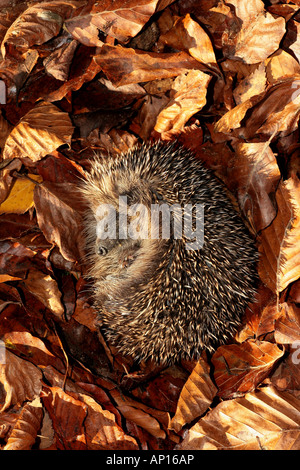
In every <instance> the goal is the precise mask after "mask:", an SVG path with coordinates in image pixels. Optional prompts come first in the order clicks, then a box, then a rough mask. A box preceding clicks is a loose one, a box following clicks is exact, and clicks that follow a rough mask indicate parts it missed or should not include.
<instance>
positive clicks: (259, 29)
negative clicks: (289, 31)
mask: <svg viewBox="0 0 300 470" xmlns="http://www.w3.org/2000/svg"><path fill="white" fill-rule="evenodd" d="M230 4H231V5H232V6H233V7H234V11H235V15H236V17H237V20H238V21H237V22H236V24H234V23H233V28H232V30H231V31H230V32H229V33H228V36H229V40H227V44H228V46H227V49H226V48H225V50H224V52H225V53H226V55H227V57H230V58H233V59H242V60H243V61H244V62H245V63H246V64H256V63H258V62H261V61H263V60H265V59H266V58H267V57H268V56H270V55H271V54H272V53H273V52H275V51H276V50H277V49H278V47H279V43H280V41H281V39H282V37H283V35H284V34H285V20H284V18H281V17H278V18H274V17H273V16H272V15H271V14H270V13H268V12H266V11H265V9H264V3H263V2H262V1H261V0H230ZM237 24H239V25H240V28H239V30H238V31H236V28H237ZM224 36H225V35H224V34H223V38H224V42H225V44H226V39H225V37H224Z"/></svg>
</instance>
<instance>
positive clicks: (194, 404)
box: [169, 360, 217, 432]
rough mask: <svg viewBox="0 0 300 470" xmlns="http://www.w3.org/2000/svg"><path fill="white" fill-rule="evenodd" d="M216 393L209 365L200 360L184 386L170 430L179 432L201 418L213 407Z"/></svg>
mask: <svg viewBox="0 0 300 470" xmlns="http://www.w3.org/2000/svg"><path fill="white" fill-rule="evenodd" d="M216 393H217V388H216V387H215V385H214V384H213V382H212V380H211V378H210V376H209V371H208V368H207V365H206V364H205V362H204V361H203V360H199V361H198V362H197V364H196V366H195V367H194V369H193V371H192V373H191V375H190V376H189V378H188V379H187V381H186V383H185V385H184V386H183V389H182V391H181V394H180V397H179V400H178V404H177V409H176V412H175V415H174V417H173V418H172V420H171V423H170V426H169V428H170V429H173V430H174V431H176V432H179V431H180V429H181V428H182V427H183V426H184V425H186V424H188V423H190V422H191V421H193V420H194V419H195V418H197V417H198V416H201V415H202V414H203V413H204V412H205V411H206V410H207V408H208V407H209V406H210V405H211V402H212V400H213V398H214V397H215V395H216Z"/></svg>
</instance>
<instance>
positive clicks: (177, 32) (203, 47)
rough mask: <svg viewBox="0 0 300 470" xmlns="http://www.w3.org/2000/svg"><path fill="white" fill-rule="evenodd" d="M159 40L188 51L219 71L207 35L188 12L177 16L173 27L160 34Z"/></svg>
mask: <svg viewBox="0 0 300 470" xmlns="http://www.w3.org/2000/svg"><path fill="white" fill-rule="evenodd" d="M160 41H161V42H162V43H164V44H167V45H168V46H170V47H172V48H173V49H179V50H182V51H186V52H189V54H191V56H192V57H194V59H197V60H199V62H202V63H203V64H205V65H206V66H207V67H209V68H210V67H211V68H212V70H214V71H216V72H217V73H220V71H219V67H218V65H217V61H216V57H215V52H214V49H213V46H212V43H211V40H210V39H209V36H208V35H207V34H206V32H205V31H204V29H203V28H201V26H200V25H199V24H198V23H196V21H194V20H193V19H192V18H191V16H190V15H189V14H187V15H186V16H185V17H184V18H178V19H177V20H176V21H175V23H174V25H173V27H172V28H171V29H170V30H169V31H168V32H167V33H165V34H163V35H161V36H160Z"/></svg>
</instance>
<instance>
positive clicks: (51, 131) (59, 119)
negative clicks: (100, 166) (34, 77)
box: [3, 102, 73, 161]
mask: <svg viewBox="0 0 300 470" xmlns="http://www.w3.org/2000/svg"><path fill="white" fill-rule="evenodd" d="M72 133H73V126H72V123H71V120H70V118H69V116H68V114H67V113H64V112H62V111H60V110H59V109H58V108H57V107H56V106H54V105H53V104H51V103H47V102H41V103H38V104H37V105H36V106H35V107H34V108H33V109H32V110H31V111H29V112H28V113H27V114H26V115H25V116H24V117H23V118H22V119H21V121H20V122H19V124H18V125H17V126H16V127H15V128H14V129H13V130H12V131H11V133H10V134H9V136H8V138H7V140H6V142H5V146H4V150H3V158H11V157H12V156H13V157H14V158H16V157H19V158H21V157H28V158H30V159H31V160H33V161H37V160H40V159H41V158H43V157H44V156H45V155H47V153H50V152H52V151H53V150H56V149H57V148H58V147H60V146H61V145H63V144H69V143H70V142H71V136H72Z"/></svg>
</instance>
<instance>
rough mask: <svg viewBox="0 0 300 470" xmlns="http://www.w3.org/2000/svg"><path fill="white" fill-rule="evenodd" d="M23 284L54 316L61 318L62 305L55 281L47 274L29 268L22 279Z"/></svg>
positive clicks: (62, 312)
mask: <svg viewBox="0 0 300 470" xmlns="http://www.w3.org/2000/svg"><path fill="white" fill-rule="evenodd" d="M24 284H25V286H26V288H27V289H28V290H29V292H31V293H32V294H33V295H34V296H35V297H37V298H38V299H39V300H40V301H41V302H42V304H43V305H45V307H47V308H49V310H51V312H53V313H54V314H55V316H57V317H58V318H62V316H63V314H64V307H63V305H62V303H61V292H60V290H59V289H58V286H57V283H56V281H55V280H54V279H53V278H52V277H51V276H50V275H49V274H44V273H43V272H41V271H39V270H37V269H34V268H31V269H30V270H29V272H28V275H27V277H26V279H24Z"/></svg>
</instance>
